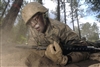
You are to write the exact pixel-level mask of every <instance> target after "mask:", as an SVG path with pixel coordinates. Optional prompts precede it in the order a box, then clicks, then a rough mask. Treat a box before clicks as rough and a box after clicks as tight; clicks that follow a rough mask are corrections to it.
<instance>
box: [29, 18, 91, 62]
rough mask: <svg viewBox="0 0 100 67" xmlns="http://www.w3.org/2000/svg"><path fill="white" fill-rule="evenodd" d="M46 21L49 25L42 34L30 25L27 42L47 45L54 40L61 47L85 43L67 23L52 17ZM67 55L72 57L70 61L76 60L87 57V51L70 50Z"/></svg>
mask: <svg viewBox="0 0 100 67" xmlns="http://www.w3.org/2000/svg"><path fill="white" fill-rule="evenodd" d="M48 23H49V26H48V28H47V30H46V32H45V33H44V34H43V33H39V32H37V31H36V30H34V29H32V28H31V27H30V39H29V44H31V45H32V46H41V47H47V46H48V45H49V44H50V43H53V42H54V41H56V42H58V43H59V45H60V46H61V48H62V49H63V46H64V45H87V44H86V42H83V41H81V40H79V37H78V35H77V34H76V33H75V32H74V31H73V30H71V29H70V27H69V26H68V25H65V24H64V23H61V22H59V21H57V20H52V19H49V22H48ZM67 55H70V56H71V57H72V62H78V61H81V60H84V59H87V58H88V57H89V53H87V52H82V53H81V52H70V53H68V54H67Z"/></svg>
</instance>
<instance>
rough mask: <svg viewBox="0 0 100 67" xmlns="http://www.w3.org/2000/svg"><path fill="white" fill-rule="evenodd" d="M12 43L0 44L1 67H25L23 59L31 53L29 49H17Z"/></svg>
mask: <svg viewBox="0 0 100 67" xmlns="http://www.w3.org/2000/svg"><path fill="white" fill-rule="evenodd" d="M16 45H18V44H14V43H10V44H9V43H8V44H7V43H2V44H1V46H0V48H1V51H0V54H1V55H0V57H1V58H0V61H1V63H0V66H1V67H26V65H25V63H24V62H25V59H26V57H27V56H28V55H29V53H30V52H31V51H32V50H31V49H23V48H17V47H16ZM24 45H25V44H24Z"/></svg>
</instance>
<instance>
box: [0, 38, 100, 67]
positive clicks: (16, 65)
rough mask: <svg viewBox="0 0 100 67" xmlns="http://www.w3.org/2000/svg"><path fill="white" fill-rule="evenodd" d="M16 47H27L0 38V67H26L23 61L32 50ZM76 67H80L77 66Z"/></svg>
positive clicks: (84, 63)
mask: <svg viewBox="0 0 100 67" xmlns="http://www.w3.org/2000/svg"><path fill="white" fill-rule="evenodd" d="M16 46H28V45H26V44H15V43H12V42H9V41H8V42H7V40H6V41H4V40H3V39H2V38H1V41H0V54H1V55H0V66H1V67H26V65H25V60H26V58H27V56H28V55H29V54H30V53H31V52H32V49H23V48H19V47H16ZM89 62H90V61H87V62H83V64H82V65H83V66H81V67H87V66H85V65H86V64H87V65H88V64H89ZM78 64H79V63H78ZM78 64H77V65H78ZM80 64H81V63H80ZM47 67H48V66H47ZM68 67H70V66H68ZM71 67H73V66H71ZM77 67H80V66H79V65H78V66H77ZM88 67H100V63H99V64H98V65H97V66H90V65H88Z"/></svg>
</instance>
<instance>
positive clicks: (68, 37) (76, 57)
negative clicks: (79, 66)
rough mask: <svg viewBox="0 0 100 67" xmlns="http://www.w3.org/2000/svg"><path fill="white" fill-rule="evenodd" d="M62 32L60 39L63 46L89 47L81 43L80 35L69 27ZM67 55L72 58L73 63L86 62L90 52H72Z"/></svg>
mask: <svg viewBox="0 0 100 67" xmlns="http://www.w3.org/2000/svg"><path fill="white" fill-rule="evenodd" d="M60 32H61V33H60V39H61V42H62V43H61V45H62V46H63V45H88V44H87V43H86V42H83V41H81V40H80V39H79V37H78V35H77V34H76V33H75V32H74V31H72V30H71V29H70V28H69V26H68V25H66V26H65V27H64V28H63V29H62V30H61V31H60ZM62 49H63V48H62ZM67 55H68V56H70V57H71V59H72V60H71V61H72V62H78V61H81V60H85V59H87V58H88V57H89V53H88V52H70V53H69V54H67Z"/></svg>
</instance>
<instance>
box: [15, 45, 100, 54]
mask: <svg viewBox="0 0 100 67" xmlns="http://www.w3.org/2000/svg"><path fill="white" fill-rule="evenodd" d="M16 47H17V48H23V49H37V50H46V48H47V47H43V46H16ZM63 50H64V52H90V53H95V52H100V48H99V47H95V46H67V45H65V46H64V47H63Z"/></svg>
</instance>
